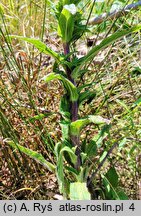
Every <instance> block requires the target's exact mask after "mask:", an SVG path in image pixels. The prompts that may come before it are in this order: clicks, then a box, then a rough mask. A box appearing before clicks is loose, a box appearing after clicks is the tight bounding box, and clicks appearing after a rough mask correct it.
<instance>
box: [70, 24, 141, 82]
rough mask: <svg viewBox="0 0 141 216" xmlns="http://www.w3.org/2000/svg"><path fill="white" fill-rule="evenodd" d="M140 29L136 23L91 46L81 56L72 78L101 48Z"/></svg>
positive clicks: (76, 75) (75, 76) (140, 26)
mask: <svg viewBox="0 0 141 216" xmlns="http://www.w3.org/2000/svg"><path fill="white" fill-rule="evenodd" d="M140 29H141V25H136V26H134V27H132V28H130V29H128V30H122V31H119V32H116V33H114V34H112V35H111V36H109V37H107V38H105V39H104V40H103V41H102V42H101V43H100V44H99V45H97V46H95V47H94V48H92V49H91V50H90V51H89V52H88V54H87V55H86V56H85V57H82V59H81V63H80V64H79V66H78V67H76V68H75V69H74V70H73V72H72V77H73V78H77V77H79V71H80V70H81V68H82V67H83V65H85V64H86V63H88V62H89V61H91V60H92V59H93V58H94V57H95V56H96V55H97V54H98V53H99V52H100V51H101V50H103V49H104V48H106V47H107V46H108V45H110V44H112V43H114V42H115V41H117V40H118V39H120V38H121V37H124V36H126V35H128V34H130V33H133V32H136V31H138V30H140Z"/></svg>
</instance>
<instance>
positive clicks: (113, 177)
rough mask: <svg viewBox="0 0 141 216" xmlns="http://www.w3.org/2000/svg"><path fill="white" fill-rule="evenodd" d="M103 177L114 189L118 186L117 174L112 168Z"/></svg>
mask: <svg viewBox="0 0 141 216" xmlns="http://www.w3.org/2000/svg"><path fill="white" fill-rule="evenodd" d="M105 176H106V178H107V179H108V181H109V182H110V183H111V185H112V186H113V187H114V188H115V187H117V186H118V174H117V172H116V170H115V168H114V167H111V168H110V169H109V170H108V172H107V173H106V175H105Z"/></svg>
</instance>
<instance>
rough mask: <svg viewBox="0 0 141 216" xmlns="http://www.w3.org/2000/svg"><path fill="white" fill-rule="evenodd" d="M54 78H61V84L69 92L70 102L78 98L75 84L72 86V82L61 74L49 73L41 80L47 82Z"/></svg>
mask: <svg viewBox="0 0 141 216" xmlns="http://www.w3.org/2000/svg"><path fill="white" fill-rule="evenodd" d="M54 79H59V80H61V81H62V82H63V85H64V87H65V89H66V90H67V92H69V95H70V100H71V101H72V102H74V101H77V99H78V93H77V88H76V86H74V85H73V83H72V82H70V81H69V80H68V79H67V78H65V77H64V76H63V75H61V74H56V73H50V74H48V75H47V76H45V77H44V78H43V80H44V81H45V82H49V81H51V80H54Z"/></svg>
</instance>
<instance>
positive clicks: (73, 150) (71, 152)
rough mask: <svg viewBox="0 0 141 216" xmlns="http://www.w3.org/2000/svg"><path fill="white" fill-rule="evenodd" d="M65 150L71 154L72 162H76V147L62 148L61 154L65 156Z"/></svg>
mask: <svg viewBox="0 0 141 216" xmlns="http://www.w3.org/2000/svg"><path fill="white" fill-rule="evenodd" d="M65 151H66V152H67V153H68V154H69V156H70V158H71V161H72V163H73V164H76V162H77V156H76V154H75V148H74V149H71V148H69V147H68V146H65V147H64V148H62V149H61V151H60V155H62V156H63V154H64V152H65Z"/></svg>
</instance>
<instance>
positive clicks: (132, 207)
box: [129, 203, 135, 211]
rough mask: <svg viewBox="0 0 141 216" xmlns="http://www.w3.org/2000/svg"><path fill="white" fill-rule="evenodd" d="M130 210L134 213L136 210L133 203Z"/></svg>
mask: <svg viewBox="0 0 141 216" xmlns="http://www.w3.org/2000/svg"><path fill="white" fill-rule="evenodd" d="M129 209H131V210H132V211H134V210H135V207H134V203H132V204H131V205H130V207H129Z"/></svg>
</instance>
